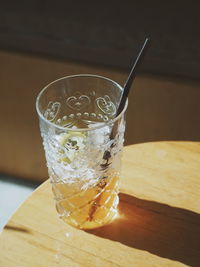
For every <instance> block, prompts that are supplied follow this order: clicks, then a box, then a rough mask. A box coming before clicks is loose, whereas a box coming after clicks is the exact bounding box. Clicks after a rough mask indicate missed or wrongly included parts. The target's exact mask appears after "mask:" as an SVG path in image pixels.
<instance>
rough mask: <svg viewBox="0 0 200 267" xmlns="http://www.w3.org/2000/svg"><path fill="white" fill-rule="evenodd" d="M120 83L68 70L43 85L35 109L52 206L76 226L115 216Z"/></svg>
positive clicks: (86, 226)
mask: <svg viewBox="0 0 200 267" xmlns="http://www.w3.org/2000/svg"><path fill="white" fill-rule="evenodd" d="M121 95H122V87H121V86H120V85H119V84H117V83H116V82H114V81H112V80H110V79H108V78H105V77H101V76H96V75H87V74H85V75H73V76H67V77H64V78H61V79H58V80H56V81H54V82H52V83H50V84H49V85H47V86H46V87H45V88H44V89H43V90H42V91H41V92H40V93H39V95H38V97H37V100H36V109H37V112H38V116H39V122H40V130H41V136H42V139H43V145H44V150H45V156H46V161H47V167H48V173H49V177H50V181H51V183H52V190H53V194H54V198H55V203H56V209H57V212H58V214H59V216H60V217H61V218H62V219H63V220H64V221H65V222H67V223H68V224H70V225H72V226H75V227H77V228H81V229H91V228H96V227H100V226H102V225H105V224H107V223H109V222H111V221H112V220H114V218H115V217H116V216H117V205H118V202H119V198H118V193H119V177H120V169H121V152H122V148H123V142H124V131H125V111H126V108H127V105H128V103H126V105H125V107H124V109H123V111H122V112H121V114H119V115H118V116H117V117H116V111H117V107H118V105H119V101H120V97H121Z"/></svg>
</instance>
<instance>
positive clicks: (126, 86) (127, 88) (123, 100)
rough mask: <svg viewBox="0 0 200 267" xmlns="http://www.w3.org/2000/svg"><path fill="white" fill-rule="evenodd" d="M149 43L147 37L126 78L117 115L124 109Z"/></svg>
mask: <svg viewBox="0 0 200 267" xmlns="http://www.w3.org/2000/svg"><path fill="white" fill-rule="evenodd" d="M148 44H149V38H146V39H145V41H144V44H143V46H142V48H141V50H140V52H139V54H138V56H137V58H136V60H135V62H134V64H133V67H132V69H131V71H130V74H129V76H128V79H127V80H126V82H125V84H124V90H123V93H122V97H121V100H120V103H119V106H118V109H117V113H116V116H118V115H119V114H120V113H121V112H122V110H123V109H124V106H125V103H126V100H127V97H128V94H129V91H130V88H131V85H132V83H133V80H134V79H135V76H136V72H137V69H138V66H139V64H140V63H141V61H142V58H143V57H144V52H145V50H146V48H147V47H148Z"/></svg>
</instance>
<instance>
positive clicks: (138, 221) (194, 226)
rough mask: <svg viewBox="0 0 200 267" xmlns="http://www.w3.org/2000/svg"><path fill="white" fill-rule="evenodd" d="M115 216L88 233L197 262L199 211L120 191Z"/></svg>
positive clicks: (199, 238) (192, 263) (198, 258)
mask: <svg viewBox="0 0 200 267" xmlns="http://www.w3.org/2000/svg"><path fill="white" fill-rule="evenodd" d="M119 215H120V216H119V218H118V219H116V220H115V221H113V222H112V223H111V224H109V225H106V226H103V227H100V228H97V229H93V230H87V232H88V233H92V234H95V235H97V236H100V237H103V238H107V239H111V240H114V241H118V242H121V243H122V244H124V245H126V246H129V247H133V248H137V249H141V250H145V251H148V252H150V253H152V254H155V255H157V256H160V257H164V258H168V259H171V260H176V261H179V262H182V263H184V264H187V265H190V266H200V214H197V213H194V212H192V211H188V210H184V209H181V208H176V207H171V206H168V205H165V204H161V203H157V202H153V201H148V200H143V199H138V198H135V197H133V196H130V195H126V194H120V204H119Z"/></svg>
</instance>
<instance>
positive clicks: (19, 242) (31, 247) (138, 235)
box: [0, 142, 200, 267]
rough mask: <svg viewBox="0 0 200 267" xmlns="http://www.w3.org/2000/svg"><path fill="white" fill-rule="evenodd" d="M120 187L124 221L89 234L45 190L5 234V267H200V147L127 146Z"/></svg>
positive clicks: (1, 261) (0, 254)
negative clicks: (69, 222)
mask: <svg viewBox="0 0 200 267" xmlns="http://www.w3.org/2000/svg"><path fill="white" fill-rule="evenodd" d="M121 182H122V186H121V193H120V204H119V214H120V216H119V218H118V219H116V220H115V221H114V222H113V223H111V224H109V225H106V226H104V227H102V228H98V229H95V230H90V231H82V230H78V229H75V228H73V227H71V226H69V225H67V224H65V223H64V222H63V221H62V220H60V219H59V218H58V215H57V213H56V210H55V207H54V201H53V196H52V193H51V186H50V183H49V181H47V182H45V183H44V184H42V185H41V186H40V187H39V188H38V189H37V190H36V191H35V192H34V193H33V194H32V195H31V196H30V197H29V198H28V199H27V200H26V201H25V202H24V203H23V204H22V206H21V207H20V208H19V209H18V210H17V212H16V213H15V214H14V215H13V216H12V218H11V219H10V221H9V222H8V224H7V225H6V227H5V229H4V230H3V232H2V234H1V235H0V266H3V267H4V266H6V267H10V266H22V267H23V266H34V267H35V266H44V267H46V266H123V267H124V266H200V253H199V251H200V143H198V142H152V143H144V144H139V145H131V146H128V147H125V149H124V154H123V169H122V177H121Z"/></svg>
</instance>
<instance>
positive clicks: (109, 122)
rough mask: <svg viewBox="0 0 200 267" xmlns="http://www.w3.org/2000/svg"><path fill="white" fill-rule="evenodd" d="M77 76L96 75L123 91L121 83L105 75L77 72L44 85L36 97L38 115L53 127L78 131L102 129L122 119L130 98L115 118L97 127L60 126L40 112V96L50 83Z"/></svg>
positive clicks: (95, 76)
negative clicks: (75, 127)
mask: <svg viewBox="0 0 200 267" xmlns="http://www.w3.org/2000/svg"><path fill="white" fill-rule="evenodd" d="M76 77H94V78H100V79H103V80H107V81H109V82H111V83H113V84H115V85H116V86H117V87H119V88H120V89H121V91H123V88H122V86H121V85H120V84H118V83H117V82H115V81H113V80H111V79H109V78H106V77H104V76H100V75H95V74H75V75H69V76H64V77H61V78H59V79H56V80H54V81H52V82H50V83H49V84H47V85H46V86H45V87H43V89H42V90H41V91H40V92H39V94H38V95H37V97H36V111H37V113H38V116H39V118H40V119H41V120H43V121H44V122H46V123H47V124H49V125H50V126H52V127H55V128H58V129H60V130H63V131H72V132H74V131H76V132H77V131H78V132H82V131H94V130H96V129H100V128H103V127H105V126H108V125H110V124H113V123H115V121H117V120H118V119H120V118H121V117H122V115H123V114H124V113H125V111H126V109H127V106H128V99H127V100H126V103H125V106H124V108H123V110H122V111H121V113H120V114H119V115H118V116H117V117H115V118H114V119H109V120H108V121H107V122H101V124H100V125H98V126H95V127H91V128H77V129H74V128H69V127H64V126H60V125H57V124H55V123H53V122H51V121H49V120H47V119H46V118H45V117H44V115H43V114H42V113H41V112H40V109H39V101H40V97H41V96H42V95H43V93H44V92H45V91H46V90H47V89H48V88H49V86H50V85H52V84H54V83H57V82H59V81H61V80H66V79H68V78H76Z"/></svg>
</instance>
